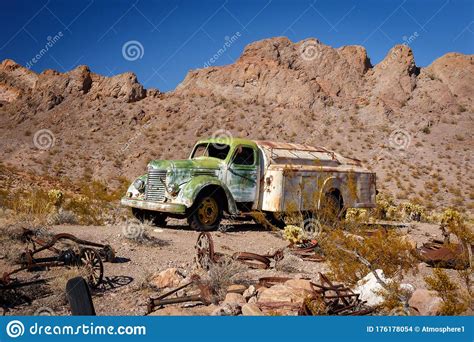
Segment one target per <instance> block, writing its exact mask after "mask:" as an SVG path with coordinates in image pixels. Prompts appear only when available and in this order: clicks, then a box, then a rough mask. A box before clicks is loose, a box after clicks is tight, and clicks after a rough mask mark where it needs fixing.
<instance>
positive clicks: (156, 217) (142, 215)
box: [132, 208, 166, 227]
mask: <svg viewBox="0 0 474 342" xmlns="http://www.w3.org/2000/svg"><path fill="white" fill-rule="evenodd" d="M132 214H133V216H135V218H136V219H138V220H139V221H140V222H142V223H143V222H145V221H150V222H151V223H153V224H154V225H155V226H159V227H166V215H165V214H163V213H159V212H155V211H149V210H143V209H138V208H132Z"/></svg>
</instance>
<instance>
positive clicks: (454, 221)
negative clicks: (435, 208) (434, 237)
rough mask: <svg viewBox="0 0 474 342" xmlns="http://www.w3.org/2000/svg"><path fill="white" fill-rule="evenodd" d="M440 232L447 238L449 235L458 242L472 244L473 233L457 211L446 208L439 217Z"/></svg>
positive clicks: (473, 242)
mask: <svg viewBox="0 0 474 342" xmlns="http://www.w3.org/2000/svg"><path fill="white" fill-rule="evenodd" d="M440 224H441V227H440V228H441V230H442V231H443V235H444V236H445V237H447V238H449V235H450V234H453V235H455V236H456V237H457V238H458V239H459V240H460V242H462V243H465V244H474V233H473V232H472V230H471V229H470V228H469V227H468V225H467V224H466V220H465V217H464V216H463V215H462V214H461V213H460V212H459V211H457V210H455V209H452V208H448V209H446V210H445V211H444V212H443V213H442V214H441V217H440Z"/></svg>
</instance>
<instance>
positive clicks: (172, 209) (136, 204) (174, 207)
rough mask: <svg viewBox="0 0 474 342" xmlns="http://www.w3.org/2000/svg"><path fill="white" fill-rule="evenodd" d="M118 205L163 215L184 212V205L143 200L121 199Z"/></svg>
mask: <svg viewBox="0 0 474 342" xmlns="http://www.w3.org/2000/svg"><path fill="white" fill-rule="evenodd" d="M120 204H121V205H123V206H127V207H133V208H138V209H145V210H152V211H161V212H164V213H174V214H184V213H185V211H186V206H185V205H184V204H178V203H160V202H150V201H144V200H134V199H131V198H122V199H121V200H120Z"/></svg>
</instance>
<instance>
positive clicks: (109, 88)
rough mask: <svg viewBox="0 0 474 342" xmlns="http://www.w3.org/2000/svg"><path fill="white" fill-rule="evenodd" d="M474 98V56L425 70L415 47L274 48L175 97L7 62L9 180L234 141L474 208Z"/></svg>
mask: <svg viewBox="0 0 474 342" xmlns="http://www.w3.org/2000/svg"><path fill="white" fill-rule="evenodd" d="M473 96H474V56H473V55H463V54H459V53H448V54H446V55H444V56H442V57H440V58H438V59H437V60H435V61H433V62H432V64H431V65H429V66H427V67H423V68H421V67H419V66H417V65H416V62H415V59H414V56H413V53H412V51H411V49H410V48H409V47H408V46H405V45H397V46H395V47H393V48H392V49H391V50H390V51H388V53H387V55H386V57H385V59H384V60H383V61H382V62H380V63H378V64H376V65H372V63H371V62H370V59H369V57H368V56H367V53H366V50H365V49H364V48H363V47H361V46H344V47H340V48H333V47H330V46H327V45H325V44H323V43H321V42H319V41H318V40H316V39H308V40H304V41H300V42H296V43H293V42H291V41H290V40H289V39H287V38H283V37H280V38H272V39H266V40H262V41H258V42H255V43H252V44H250V45H248V46H247V47H246V48H245V50H244V51H243V53H242V55H241V56H240V58H239V59H238V60H237V61H236V62H235V63H234V64H230V65H226V66H222V67H209V68H205V69H198V70H192V71H190V72H189V73H188V75H187V76H186V78H185V79H184V80H183V82H182V83H181V84H180V85H179V86H178V87H177V88H176V90H174V91H172V92H168V93H162V92H160V91H159V90H157V89H144V87H143V86H142V85H141V84H140V83H139V81H138V80H137V77H136V76H135V75H134V74H133V73H125V74H121V75H117V76H114V77H110V78H108V77H104V76H101V75H98V74H95V73H93V72H92V71H91V70H89V68H88V67H87V66H79V67H77V68H76V69H74V70H71V71H69V72H67V73H59V72H57V71H54V70H46V71H44V72H42V73H41V74H37V73H34V72H33V71H31V70H29V69H27V68H25V67H23V66H21V65H19V64H17V63H16V62H14V61H12V60H4V61H3V62H2V63H1V65H0V135H1V137H2V139H1V141H0V158H1V162H2V164H3V167H2V169H1V170H2V173H3V174H2V175H0V180H4V179H6V178H9V179H10V180H11V181H12V182H13V183H12V184H13V186H15V185H18V184H19V183H21V182H22V181H23V180H25V179H26V180H28V181H30V182H32V183H37V182H39V180H38V179H41V178H45V179H46V178H47V179H53V180H54V179H58V180H72V181H74V180H77V179H80V178H83V177H86V178H89V179H90V178H96V179H101V180H106V181H108V180H112V179H116V178H117V177H126V178H128V179H132V178H133V177H134V176H137V175H139V174H141V173H144V170H145V165H146V163H147V162H148V161H149V160H150V159H158V158H161V159H163V158H185V157H187V154H188V153H189V151H190V148H191V146H192V145H193V144H194V142H195V141H196V140H197V139H198V138H201V137H205V136H212V135H218V134H226V135H228V134H231V135H233V136H239V137H248V138H255V139H268V140H277V141H289V142H296V143H307V144H313V145H321V146H325V147H328V148H331V149H333V150H335V151H338V152H340V153H341V154H343V155H348V156H352V157H355V158H359V159H361V160H362V161H363V162H364V163H365V164H366V166H368V167H369V168H371V169H373V170H375V171H376V172H377V184H378V188H379V189H382V190H385V191H387V192H389V193H391V194H392V195H393V196H394V197H395V198H396V199H398V200H403V201H405V200H410V201H414V202H421V203H422V204H423V205H425V206H426V207H428V208H430V209H434V208H442V207H447V206H456V207H458V208H461V209H462V210H467V211H468V212H472V209H473V208H472V199H473V198H474V182H473V177H472V166H471V157H472V150H473V144H474V143H473V139H472V132H474V120H473V112H474V99H473ZM41 130H43V131H41ZM51 133H52V135H51ZM6 170H8V175H7V171H6ZM111 184H112V183H111Z"/></svg>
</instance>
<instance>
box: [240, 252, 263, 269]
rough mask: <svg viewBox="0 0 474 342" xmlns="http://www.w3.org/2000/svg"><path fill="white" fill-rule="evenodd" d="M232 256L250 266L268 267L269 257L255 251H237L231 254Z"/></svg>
mask: <svg viewBox="0 0 474 342" xmlns="http://www.w3.org/2000/svg"><path fill="white" fill-rule="evenodd" d="M232 258H234V259H235V260H238V261H240V262H241V263H244V264H246V265H248V266H250V267H255V268H260V269H268V268H269V267H270V263H271V261H270V259H269V258H267V257H265V256H263V255H260V254H256V253H249V252H237V253H234V254H233V255H232Z"/></svg>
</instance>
